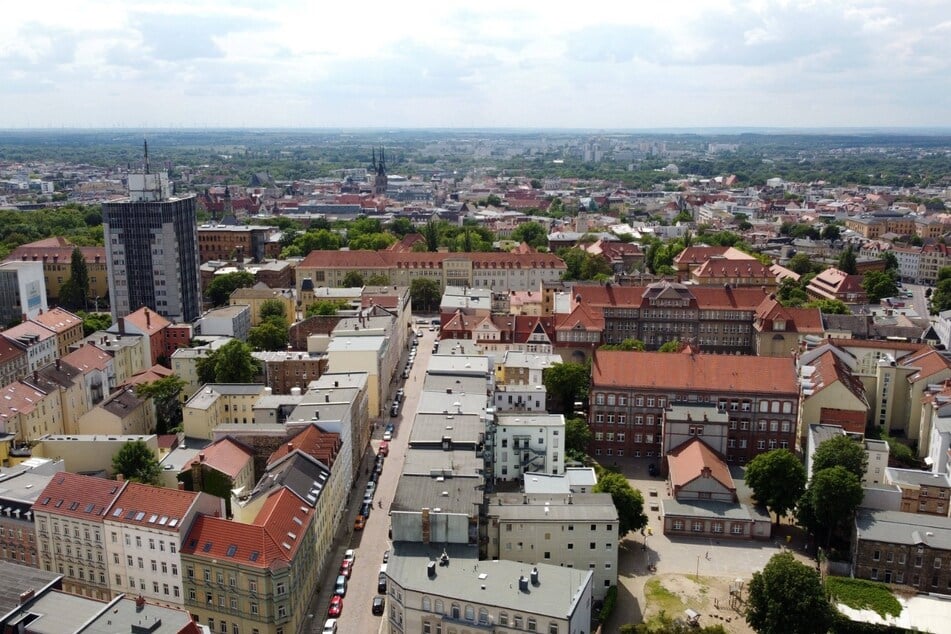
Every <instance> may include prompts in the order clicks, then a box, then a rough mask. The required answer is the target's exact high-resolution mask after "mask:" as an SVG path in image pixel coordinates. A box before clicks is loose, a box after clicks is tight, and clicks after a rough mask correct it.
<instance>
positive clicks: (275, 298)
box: [228, 286, 297, 326]
mask: <svg viewBox="0 0 951 634" xmlns="http://www.w3.org/2000/svg"><path fill="white" fill-rule="evenodd" d="M264 302H277V303H279V304H280V305H281V306H283V307H284V318H285V319H286V320H287V323H291V322H293V321H294V317H295V315H296V314H297V301H296V299H295V298H294V289H291V288H259V287H257V286H252V287H250V288H237V289H235V290H234V292H232V293H231V296H230V297H229V298H228V303H229V304H230V305H231V306H247V307H248V309H249V310H250V311H251V325H252V326H257V325H259V324H260V323H261V322H262V319H261V307H262V306H263V305H264Z"/></svg>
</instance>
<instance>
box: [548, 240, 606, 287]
mask: <svg viewBox="0 0 951 634" xmlns="http://www.w3.org/2000/svg"><path fill="white" fill-rule="evenodd" d="M558 255H559V256H561V259H562V260H564V261H565V273H564V276H563V279H565V280H593V279H595V277H597V276H598V275H611V274H612V273H613V271H612V270H611V265H610V264H608V262H607V260H605V259H604V258H602V257H601V256H599V255H595V254H593V253H588V252H587V251H584V250H582V249H578V248H571V249H562V250H561V251H560V252H559V253H558Z"/></svg>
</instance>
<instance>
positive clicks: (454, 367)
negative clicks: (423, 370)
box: [427, 340, 492, 376]
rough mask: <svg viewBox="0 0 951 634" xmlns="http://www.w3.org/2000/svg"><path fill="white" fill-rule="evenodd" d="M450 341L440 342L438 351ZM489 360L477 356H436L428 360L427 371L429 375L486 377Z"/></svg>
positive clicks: (489, 366) (488, 369)
mask: <svg viewBox="0 0 951 634" xmlns="http://www.w3.org/2000/svg"><path fill="white" fill-rule="evenodd" d="M450 341H451V340H446V341H440V342H439V350H440V352H442V349H443V346H444V345H445V344H446V343H449V342H450ZM491 366H492V364H491V360H490V359H489V358H488V357H484V356H477V355H465V356H463V355H451V354H437V355H433V356H432V357H430V358H429V367H428V369H427V371H428V372H429V373H430V374H468V375H482V376H488V374H489V372H490V371H491Z"/></svg>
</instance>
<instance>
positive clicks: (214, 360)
mask: <svg viewBox="0 0 951 634" xmlns="http://www.w3.org/2000/svg"><path fill="white" fill-rule="evenodd" d="M196 370H197V372H198V380H199V381H201V383H252V382H253V381H254V379H255V378H257V376H258V375H259V374H260V373H261V368H260V364H259V363H258V361H257V359H255V358H254V357H253V356H251V347H250V346H248V344H246V343H244V342H243V341H239V340H237V339H232V340H231V341H229V342H228V343H226V344H225V345H223V346H221V347H220V348H218V349H217V350H215V351H214V352H212V353H210V354H209V355H207V356H203V357H199V359H198V362H197V363H196Z"/></svg>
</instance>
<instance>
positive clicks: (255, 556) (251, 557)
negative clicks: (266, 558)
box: [248, 550, 261, 561]
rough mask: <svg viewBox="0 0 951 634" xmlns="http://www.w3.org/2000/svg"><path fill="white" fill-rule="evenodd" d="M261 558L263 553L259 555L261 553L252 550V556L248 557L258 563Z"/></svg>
mask: <svg viewBox="0 0 951 634" xmlns="http://www.w3.org/2000/svg"><path fill="white" fill-rule="evenodd" d="M260 556H261V553H259V552H258V551H256V550H252V551H251V555H250V556H249V557H248V559H250V560H251V561H257V560H258V557H260Z"/></svg>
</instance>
